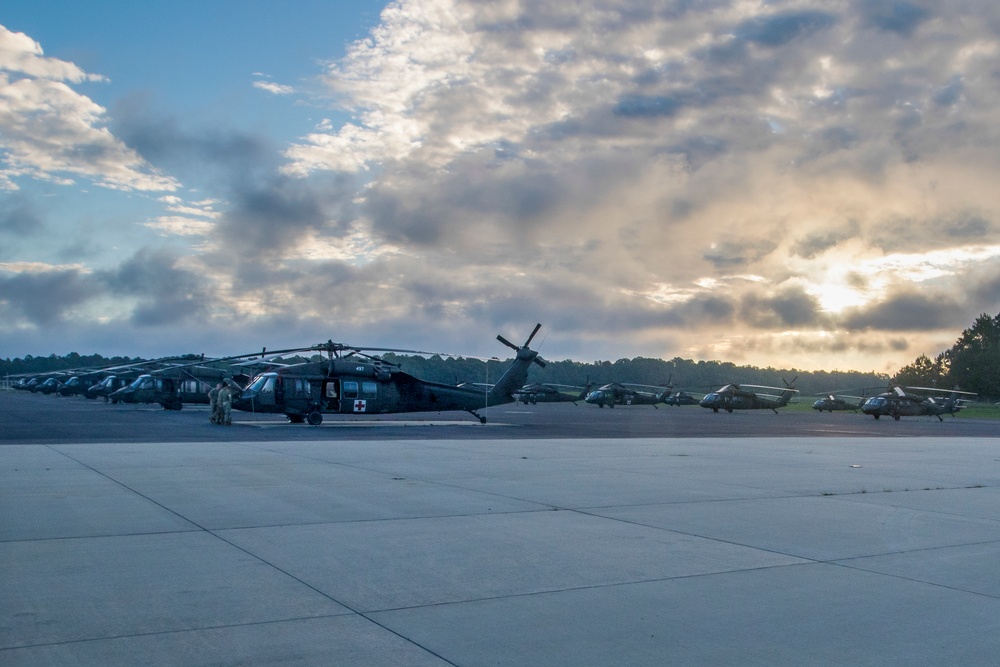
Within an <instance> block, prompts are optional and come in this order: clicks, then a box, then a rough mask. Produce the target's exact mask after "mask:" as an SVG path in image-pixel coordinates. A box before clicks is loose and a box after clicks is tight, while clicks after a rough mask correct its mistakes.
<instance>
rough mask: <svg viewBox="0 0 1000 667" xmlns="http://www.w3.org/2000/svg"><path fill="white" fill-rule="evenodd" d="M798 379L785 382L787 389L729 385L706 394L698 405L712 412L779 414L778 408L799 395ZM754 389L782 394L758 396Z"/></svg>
mask: <svg viewBox="0 0 1000 667" xmlns="http://www.w3.org/2000/svg"><path fill="white" fill-rule="evenodd" d="M797 379H798V378H797V377H796V378H795V379H793V380H792V381H791V382H785V387H784V388H781V387H768V386H765V385H759V384H744V385H738V384H727V385H725V386H724V387H721V388H720V389H717V390H715V391H713V392H710V393H708V394H705V397H704V398H702V399H701V400H700V401H699V402H698V405H700V406H701V407H703V408H711V410H712V412H718V411H719V410H720V409H721V410H725V411H726V412H732V411H733V410H773V411H774V413H775V414H778V408H783V407H785V406H786V405H788V401H789V400H790V399H791V398H792V396H794V395H795V394H797V393H798V390H797V389H795V388H794V386H793V385H794V384H795V380H797ZM753 389H771V390H773V391H778V392H781V393H780V394H764V393H760V394H758V393H757V392H755V391H752V390H753Z"/></svg>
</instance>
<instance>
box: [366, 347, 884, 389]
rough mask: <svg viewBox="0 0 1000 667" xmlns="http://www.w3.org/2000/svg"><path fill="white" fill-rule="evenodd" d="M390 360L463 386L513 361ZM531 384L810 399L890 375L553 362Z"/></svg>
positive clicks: (682, 363) (491, 376)
mask: <svg viewBox="0 0 1000 667" xmlns="http://www.w3.org/2000/svg"><path fill="white" fill-rule="evenodd" d="M384 358H385V359H386V360H387V361H392V362H394V363H398V364H400V366H402V368H403V370H405V371H406V372H408V373H410V374H411V375H415V376H417V377H419V378H422V379H425V380H432V381H435V382H444V383H448V384H455V383H458V382H483V383H493V382H496V381H497V379H499V377H500V375H502V374H503V371H504V369H505V368H506V366H507V363H508V361H490V362H488V363H487V362H483V361H480V360H478V359H463V358H460V359H451V358H449V359H442V358H440V357H430V358H424V357H408V356H397V355H385V357H384ZM528 381H529V382H546V383H552V384H564V385H572V386H578V387H579V386H583V385H585V384H586V383H588V382H589V383H592V384H594V385H596V386H599V385H602V384H607V383H609V382H623V383H633V384H644V385H650V386H663V387H665V386H666V385H667V384H668V383H669V384H670V385H672V386H673V387H674V388H675V389H677V390H680V389H689V390H691V391H692V392H706V391H710V390H711V389H718V388H719V387H721V386H722V385H724V384H728V383H731V382H736V383H739V384H759V385H766V386H770V387H783V386H785V385H784V382H785V381H788V382H790V383H791V382H794V385H795V388H797V389H799V390H800V392H801V394H802V395H804V396H811V395H812V394H814V393H818V392H833V391H838V390H847V389H859V388H861V387H871V388H875V387H879V388H883V389H884V388H885V387H886V386H887V385H888V383H889V376H888V375H884V374H879V373H861V372H856V371H799V370H794V369H792V370H781V369H776V368H757V367H755V366H737V365H736V364H733V363H729V362H720V361H692V360H690V359H681V358H680V357H677V358H674V359H671V360H670V361H664V360H662V359H650V358H646V357H636V358H635V359H619V360H618V361H614V362H611V361H595V362H593V363H581V362H578V361H569V360H567V361H547V364H546V366H545V368H540V367H538V366H534V365H533V366H532V367H531V370H530V371H529V374H528Z"/></svg>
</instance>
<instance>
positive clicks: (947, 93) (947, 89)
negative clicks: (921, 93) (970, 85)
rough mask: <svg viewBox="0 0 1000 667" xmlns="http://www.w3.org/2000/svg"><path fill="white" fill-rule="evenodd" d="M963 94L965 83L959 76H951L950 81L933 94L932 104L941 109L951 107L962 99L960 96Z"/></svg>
mask: <svg viewBox="0 0 1000 667" xmlns="http://www.w3.org/2000/svg"><path fill="white" fill-rule="evenodd" d="M964 92H965V83H964V82H963V81H962V77H961V76H953V77H952V78H951V81H949V82H948V83H947V84H945V85H944V86H942V87H941V88H939V89H938V90H937V91H936V92H935V93H934V97H933V98H932V99H933V100H934V103H935V104H937V105H938V106H941V107H950V106H953V105H954V104H955V103H956V102H958V101H959V100H960V99H962V94H963V93H964Z"/></svg>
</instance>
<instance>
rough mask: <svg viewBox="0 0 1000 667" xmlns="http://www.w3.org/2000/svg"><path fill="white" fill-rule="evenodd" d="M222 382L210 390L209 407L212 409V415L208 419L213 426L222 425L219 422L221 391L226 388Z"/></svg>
mask: <svg viewBox="0 0 1000 667" xmlns="http://www.w3.org/2000/svg"><path fill="white" fill-rule="evenodd" d="M224 386H225V385H223V384H222V383H221V382H220V383H219V384H217V385H215V386H214V387H212V388H211V389H209V390H208V405H209V407H210V408H211V414H210V415H209V417H208V421H210V422H212V423H213V424H221V423H222V422H221V421H220V420H219V391H220V390H221V389H222V387H224Z"/></svg>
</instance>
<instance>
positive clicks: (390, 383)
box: [233, 324, 545, 426]
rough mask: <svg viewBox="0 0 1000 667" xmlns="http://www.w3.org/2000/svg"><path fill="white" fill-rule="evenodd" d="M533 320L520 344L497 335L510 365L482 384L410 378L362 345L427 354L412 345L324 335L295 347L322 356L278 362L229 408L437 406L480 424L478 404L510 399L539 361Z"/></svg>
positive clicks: (297, 412) (289, 411)
mask: <svg viewBox="0 0 1000 667" xmlns="http://www.w3.org/2000/svg"><path fill="white" fill-rule="evenodd" d="M541 326H542V325H541V324H536V325H535V328H534V330H533V331H532V332H531V335H530V336H528V340H527V341H525V343H524V345H521V346H517V345H514V344H513V343H511V342H510V341H509V340H507V339H506V338H504V337H503V336H499V335H498V336H497V340H498V341H500V342H501V343H503V344H504V345H506V346H507V347H509V348H511V349H512V350H514V351H515V353H516V355H515V357H514V360H513V361H512V362H511V364H510V366H509V367H508V368H507V370H506V371H505V372H504V374H503V375H502V376H501V377H500V379H499V380H497V381H496V383H495V384H492V385H490V384H486V385H482V386H460V385H448V384H442V383H438V382H429V381H426V380H421V379H419V378H416V377H414V376H412V375H410V374H409V373H405V372H403V371H402V370H400V368H399V366H397V365H396V364H391V363H389V362H387V361H385V360H383V359H381V358H380V357H377V356H371V355H368V354H366V353H365V351H366V350H368V351H380V352H406V353H414V354H429V353H426V352H420V351H418V350H395V349H388V348H371V347H354V346H350V345H344V344H342V343H334V342H333V341H327V342H326V343H320V344H318V345H314V346H312V347H309V348H299V349H298V350H286V352H296V351H305V350H320V351H325V352H327V355H328V360H327V361H319V362H307V363H303V364H294V365H291V366H284V367H281V368H278V369H276V370H274V371H269V372H266V373H263V374H261V375H259V376H258V377H257V378H256V379H255V380H254V381H253V382H252V383H251V384H250V386H248V387H247V388H246V389H244V390H242V391H238V392H236V393H235V395H234V397H233V409H236V410H242V411H244V412H266V413H282V414H284V415H286V416H287V417H288V420H289V421H290V422H292V423H293V424H301V423H303V422H308V423H309V424H311V425H313V426H318V425H320V424H321V423H323V415H324V414H338V413H339V414H387V413H398V412H443V411H446V410H463V411H465V412H468V413H470V414H471V415H473V416H474V417H477V418H478V419H479V421H480V422H481V423H483V424H485V423H486V417H485V416H483V415H480V414H479V412H478V411H479V410H480V409H483V408H486V407H489V406H490V405H501V404H504V403H510V402H512V401H514V400H515V399H514V394H515V393H516V392H517V391H518V390H519V389H520V388H521V387H523V386H524V384H525V380H527V377H528V369H529V368H530V366H531V364H533V363H534V364H538V365H539V366H541V367H542V368H544V367H545V361H543V360H542V359H541V358H540V357H539V356H538V353H537V352H535V351H534V350H532V349H530V347H529V346H530V345H531V341H532V339H533V338H534V337H535V334H537V333H538V330H539V329H540V328H541Z"/></svg>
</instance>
